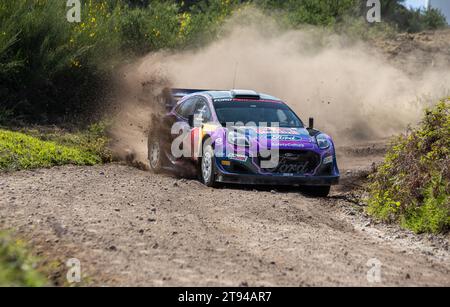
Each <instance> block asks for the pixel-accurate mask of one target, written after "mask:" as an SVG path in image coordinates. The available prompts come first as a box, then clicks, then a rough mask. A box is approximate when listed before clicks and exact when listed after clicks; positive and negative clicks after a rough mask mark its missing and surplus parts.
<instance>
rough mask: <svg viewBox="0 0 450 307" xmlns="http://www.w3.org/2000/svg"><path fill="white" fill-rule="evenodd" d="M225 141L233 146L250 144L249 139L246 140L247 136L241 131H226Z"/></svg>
mask: <svg viewBox="0 0 450 307" xmlns="http://www.w3.org/2000/svg"><path fill="white" fill-rule="evenodd" d="M227 141H228V143H229V144H231V145H235V146H245V147H248V146H250V141H249V140H248V138H247V137H246V136H245V135H243V134H242V133H238V132H236V131H230V132H228V134H227Z"/></svg>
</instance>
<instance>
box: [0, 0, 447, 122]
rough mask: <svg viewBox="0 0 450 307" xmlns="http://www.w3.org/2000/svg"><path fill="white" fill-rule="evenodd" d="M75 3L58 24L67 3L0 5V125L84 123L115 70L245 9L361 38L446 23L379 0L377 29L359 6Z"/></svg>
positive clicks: (263, 0)
mask: <svg viewBox="0 0 450 307" xmlns="http://www.w3.org/2000/svg"><path fill="white" fill-rule="evenodd" d="M81 2H82V5H83V7H82V10H81V12H82V22H81V23H69V22H67V20H66V12H67V10H68V8H67V7H66V1H61V0H15V1H2V2H1V3H0V124H11V123H15V124H18V123H39V124H61V123H67V122H68V121H71V122H74V123H76V124H87V123H89V122H93V121H95V120H97V119H98V117H97V114H98V113H96V111H97V110H98V108H99V106H101V105H102V103H104V102H105V101H104V98H105V97H106V96H107V94H108V93H110V92H111V91H112V90H113V89H112V88H111V86H110V84H111V83H110V81H111V80H112V78H113V74H114V71H115V69H116V68H117V67H118V66H119V65H122V64H124V63H127V62H131V61H133V59H134V58H136V57H139V56H142V55H145V54H147V53H149V52H152V51H157V50H160V49H180V48H196V47H199V46H202V45H204V44H206V43H208V42H210V41H212V40H214V39H215V38H217V36H218V35H220V29H221V27H220V26H221V25H222V24H223V23H224V21H225V20H226V19H227V17H228V16H230V15H231V14H232V13H233V12H234V11H236V10H239V9H240V8H242V7H244V6H249V5H251V6H255V7H257V8H259V9H261V10H263V11H264V12H265V13H266V14H267V15H270V16H273V17H275V18H276V19H277V20H278V21H279V22H280V24H281V25H283V26H285V27H290V28H298V27H302V26H304V25H316V26H321V27H328V28H332V29H335V30H336V31H345V32H347V33H348V34H349V35H356V36H360V37H362V38H365V39H370V37H367V36H368V35H370V33H374V34H376V35H380V34H383V35H389V34H392V33H395V32H399V31H408V32H417V31H422V30H426V29H436V28H439V27H442V26H444V25H445V19H444V17H443V16H442V15H440V13H439V12H437V11H435V10H430V11H420V10H417V11H410V10H407V9H406V8H405V7H404V6H403V5H402V1H400V0H382V12H383V19H384V21H386V22H384V23H383V25H382V26H380V25H372V26H371V25H369V24H368V23H367V22H366V21H365V16H366V11H367V7H366V1H361V0H340V1H335V0H321V1H317V0H286V1H275V0H246V1H244V0H243V1H239V0H185V1H171V0H168V1H160V0H122V1H121V0H84V1H81ZM374 29H376V31H373V30H374Z"/></svg>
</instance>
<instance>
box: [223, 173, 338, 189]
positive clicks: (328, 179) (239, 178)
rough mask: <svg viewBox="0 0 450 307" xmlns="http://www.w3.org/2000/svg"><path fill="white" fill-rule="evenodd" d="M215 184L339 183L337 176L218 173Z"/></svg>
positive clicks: (324, 184) (314, 184)
mask: <svg viewBox="0 0 450 307" xmlns="http://www.w3.org/2000/svg"><path fill="white" fill-rule="evenodd" d="M216 178H217V182H220V183H238V184H249V185H284V186H286V185H291V186H294V185H306V186H328V185H336V184H338V183H339V176H282V175H279V176H277V175H270V176H269V175H248V174H229V173H223V172H219V174H217V177H216Z"/></svg>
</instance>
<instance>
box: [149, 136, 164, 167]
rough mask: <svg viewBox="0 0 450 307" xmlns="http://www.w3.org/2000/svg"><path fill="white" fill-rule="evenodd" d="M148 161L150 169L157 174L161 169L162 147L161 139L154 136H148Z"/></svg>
mask: <svg viewBox="0 0 450 307" xmlns="http://www.w3.org/2000/svg"><path fill="white" fill-rule="evenodd" d="M148 161H149V165H150V170H151V171H152V172H153V173H155V174H159V173H161V172H162V169H163V148H162V146H161V141H160V140H159V138H158V137H156V136H150V137H149V138H148Z"/></svg>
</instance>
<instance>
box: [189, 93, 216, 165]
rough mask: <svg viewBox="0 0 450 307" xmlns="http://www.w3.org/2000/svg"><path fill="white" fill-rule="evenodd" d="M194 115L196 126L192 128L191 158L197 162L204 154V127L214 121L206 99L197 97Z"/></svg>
mask: <svg viewBox="0 0 450 307" xmlns="http://www.w3.org/2000/svg"><path fill="white" fill-rule="evenodd" d="M192 115H193V116H194V118H193V119H194V125H193V127H191V148H192V153H191V158H192V159H193V160H195V161H196V160H198V158H199V157H200V156H201V153H202V140H203V137H204V131H203V125H204V124H206V123H209V122H211V120H212V114H211V110H210V108H209V106H208V101H207V100H206V99H205V98H204V97H201V96H199V97H197V99H196V102H195V106H194V109H193V114H192Z"/></svg>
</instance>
